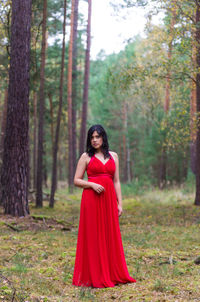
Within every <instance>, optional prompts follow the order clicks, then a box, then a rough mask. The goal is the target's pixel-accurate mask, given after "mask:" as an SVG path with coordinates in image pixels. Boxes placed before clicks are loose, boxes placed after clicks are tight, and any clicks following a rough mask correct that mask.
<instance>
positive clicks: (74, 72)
mask: <svg viewBox="0 0 200 302" xmlns="http://www.w3.org/2000/svg"><path fill="white" fill-rule="evenodd" d="M78 4H79V0H75V4H74V26H73V52H72V55H73V58H72V149H73V151H72V156H73V175H74V174H75V170H76V156H77V142H76V140H77V130H76V107H77V106H76V104H77V100H76V99H77V29H78Z"/></svg>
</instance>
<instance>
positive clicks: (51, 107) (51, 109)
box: [48, 93, 54, 155]
mask: <svg viewBox="0 0 200 302" xmlns="http://www.w3.org/2000/svg"><path fill="white" fill-rule="evenodd" d="M48 97H49V106H50V116H51V144H52V155H53V137H54V127H53V101H52V94H51V93H48Z"/></svg>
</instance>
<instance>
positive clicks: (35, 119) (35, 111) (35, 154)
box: [33, 92, 37, 189]
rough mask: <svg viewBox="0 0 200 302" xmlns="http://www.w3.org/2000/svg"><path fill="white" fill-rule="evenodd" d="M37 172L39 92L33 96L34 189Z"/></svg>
mask: <svg viewBox="0 0 200 302" xmlns="http://www.w3.org/2000/svg"><path fill="white" fill-rule="evenodd" d="M36 171H37V92H34V94H33V188H34V189H35V188H36V173H37V172H36Z"/></svg>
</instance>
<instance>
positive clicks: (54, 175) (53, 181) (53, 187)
mask: <svg viewBox="0 0 200 302" xmlns="http://www.w3.org/2000/svg"><path fill="white" fill-rule="evenodd" d="M66 10H67V0H64V20H63V43H62V58H61V72H60V88H59V107H58V115H57V124H56V133H55V142H54V145H53V165H52V176H51V177H52V178H51V195H50V202H49V206H50V207H51V208H53V206H54V195H55V191H56V182H57V154H58V145H59V144H58V143H59V134H60V121H61V114H62V104H63V81H64V66H65V27H66Z"/></svg>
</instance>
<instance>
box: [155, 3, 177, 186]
mask: <svg viewBox="0 0 200 302" xmlns="http://www.w3.org/2000/svg"><path fill="white" fill-rule="evenodd" d="M171 11H172V17H171V23H170V28H169V43H168V53H167V57H168V64H169V66H168V71H167V78H166V87H165V102H164V111H165V114H166V115H167V113H168V111H169V107H170V86H171V59H172V43H173V39H174V25H175V23H176V15H177V12H176V1H173V2H172V7H171ZM164 144H165V141H164ZM166 174H167V151H166V147H165V146H164V147H163V149H162V154H161V162H160V175H159V176H160V177H159V187H160V189H162V188H164V187H165V185H166V179H167V175H166Z"/></svg>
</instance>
